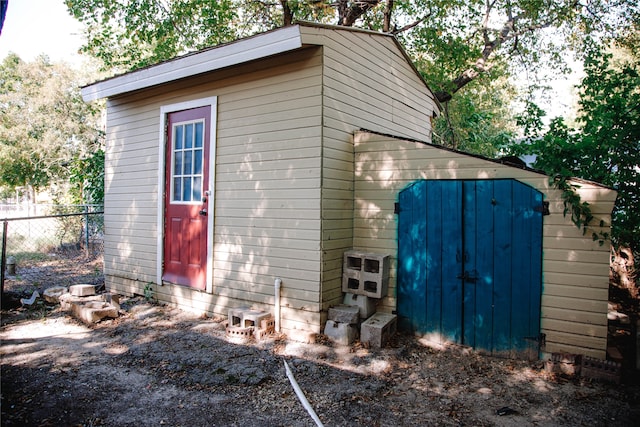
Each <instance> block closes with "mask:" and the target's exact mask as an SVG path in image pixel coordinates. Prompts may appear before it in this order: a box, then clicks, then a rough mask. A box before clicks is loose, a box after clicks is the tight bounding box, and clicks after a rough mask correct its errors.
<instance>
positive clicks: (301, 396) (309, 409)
mask: <svg viewBox="0 0 640 427" xmlns="http://www.w3.org/2000/svg"><path fill="white" fill-rule="evenodd" d="M284 370H285V371H286V372H287V378H289V382H290V383H291V386H292V387H293V390H294V391H295V392H296V395H297V396H298V400H300V403H302V406H304V409H306V410H307V412H308V413H309V415H310V416H311V418H313V421H315V423H316V425H317V426H318V427H324V426H323V424H322V421H320V418H319V417H318V415H317V414H316V411H314V410H313V408H312V407H311V404H310V403H309V401H308V400H307V398H306V397H305V396H304V393H303V392H302V389H301V388H300V386H299V385H298V382H297V381H296V379H295V377H294V376H293V373H292V372H291V369H290V368H289V365H287V361H286V360H284Z"/></svg>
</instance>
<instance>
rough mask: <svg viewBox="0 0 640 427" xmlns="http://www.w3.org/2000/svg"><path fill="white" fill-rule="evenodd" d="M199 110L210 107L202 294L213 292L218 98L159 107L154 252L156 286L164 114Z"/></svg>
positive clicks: (159, 274)
mask: <svg viewBox="0 0 640 427" xmlns="http://www.w3.org/2000/svg"><path fill="white" fill-rule="evenodd" d="M199 107H211V117H210V123H211V126H210V128H209V159H208V162H209V163H208V165H207V166H208V167H209V182H208V183H207V187H208V189H209V190H208V191H209V194H208V195H207V206H206V208H207V212H209V214H208V215H207V264H206V265H207V267H206V268H207V271H206V281H207V284H206V292H208V293H212V292H213V227H214V219H215V211H214V208H215V176H216V125H217V123H216V119H217V117H218V114H217V111H218V97H217V96H210V97H207V98H200V99H194V100H191V101H185V102H178V103H176V104H168V105H162V106H161V107H160V130H159V134H160V137H159V141H158V217H157V230H158V239H157V249H156V283H158V284H159V285H162V265H163V262H164V259H163V256H164V220H165V218H164V192H165V191H166V188H165V179H166V177H165V170H166V165H165V162H166V146H167V132H166V129H165V127H166V123H167V115H168V114H170V113H174V112H176V111H182V110H189V109H192V108H199Z"/></svg>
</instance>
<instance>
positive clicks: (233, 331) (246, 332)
mask: <svg viewBox="0 0 640 427" xmlns="http://www.w3.org/2000/svg"><path fill="white" fill-rule="evenodd" d="M225 332H226V335H227V338H231V339H235V340H240V341H245V340H249V339H251V337H253V332H254V328H243V327H241V326H233V325H230V324H229V323H227V326H226V328H225Z"/></svg>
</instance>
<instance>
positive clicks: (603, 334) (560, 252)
mask: <svg viewBox="0 0 640 427" xmlns="http://www.w3.org/2000/svg"><path fill="white" fill-rule="evenodd" d="M494 178H514V179H518V180H520V181H522V182H524V183H526V184H528V185H531V186H532V187H534V188H536V189H538V190H539V191H541V192H542V193H543V194H544V195H545V200H547V201H549V202H550V206H549V209H550V213H551V214H550V215H549V216H545V217H544V228H543V289H542V293H543V296H542V313H541V318H542V320H541V323H542V324H541V329H542V332H543V333H545V334H546V338H547V344H546V349H545V350H546V351H547V352H558V351H563V352H570V353H579V354H585V355H589V356H592V357H597V358H600V359H604V358H605V355H606V344H607V295H608V284H609V280H608V278H609V245H608V243H606V244H604V245H602V246H601V245H600V244H599V243H598V242H594V241H592V240H591V239H590V238H589V235H587V236H586V237H585V236H584V235H583V234H582V231H581V230H579V229H578V228H577V227H576V226H575V225H574V224H573V223H572V221H571V220H570V219H569V218H566V217H565V216H564V215H563V209H564V205H563V201H562V199H561V194H560V192H559V191H557V190H555V189H553V188H552V187H551V186H550V185H549V180H548V177H547V176H546V175H543V174H538V173H535V172H532V171H528V170H523V169H519V168H514V167H510V166H507V165H503V164H499V163H496V162H492V161H489V160H485V159H481V158H477V157H472V156H468V155H465V154H461V153H457V152H453V151H449V150H444V149H440V148H437V147H434V146H430V145H426V144H421V143H416V142H410V141H403V140H400V139H395V138H391V137H387V136H381V135H378V134H373V133H368V132H359V133H357V134H356V136H355V183H354V194H355V209H356V213H355V219H354V239H353V241H354V247H355V248H361V249H366V250H374V251H377V252H380V253H389V254H392V255H393V260H392V269H391V280H390V290H389V296H388V297H387V298H385V299H383V300H382V302H381V306H382V308H383V309H384V310H386V311H392V310H395V308H396V300H395V288H396V266H397V258H396V254H397V238H398V236H397V219H396V216H395V215H394V203H395V202H397V200H398V193H399V192H400V190H402V189H404V188H405V187H406V186H407V185H409V184H410V183H412V182H414V181H416V180H418V179H494ZM580 185H581V188H580V195H581V197H582V198H583V199H584V200H586V201H588V202H589V203H590V204H591V205H592V210H593V213H594V215H595V216H596V218H597V219H596V221H594V223H596V224H598V223H599V221H600V220H601V219H602V220H603V221H604V223H605V224H606V227H605V229H604V231H608V227H609V226H610V214H611V211H612V208H613V203H614V202H615V197H616V192H615V191H613V190H610V189H607V188H603V187H601V186H598V185H595V184H590V183H585V182H581V183H580ZM599 230H600V229H599V228H598V229H596V231H599Z"/></svg>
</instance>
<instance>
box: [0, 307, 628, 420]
mask: <svg viewBox="0 0 640 427" xmlns="http://www.w3.org/2000/svg"><path fill="white" fill-rule="evenodd" d="M320 338H322V337H320ZM0 339H1V346H0V357H1V375H2V399H1V412H2V413H1V417H2V425H3V426H18V425H19V426H158V425H167V426H242V427H251V426H313V425H316V424H315V422H314V421H313V420H312V418H311V417H310V415H309V414H308V413H307V411H306V410H305V408H304V407H303V406H302V404H301V403H300V401H299V399H298V397H297V396H296V393H295V391H294V389H293V387H292V385H291V383H290V381H289V379H288V378H287V376H286V373H285V368H284V361H286V362H287V363H288V365H289V366H290V368H291V371H292V373H293V375H294V376H295V379H296V380H297V383H298V384H299V386H300V388H301V390H302V391H303V392H304V395H305V396H306V398H307V399H308V401H309V403H310V405H311V407H312V408H313V410H314V411H315V412H316V414H317V416H318V417H319V419H320V420H321V421H322V423H323V424H324V425H325V426H430V425H437V426H441V425H442V426H446V425H468V426H489V425H491V426H493V425H495V426H524V425H536V426H557V425H575V426H611V425H615V426H630V425H638V424H637V423H638V419H640V385H639V384H638V382H637V376H633V375H625V378H624V379H623V383H622V384H620V385H616V384H604V383H596V382H588V381H586V380H580V379H572V378H565V377H560V376H557V375H551V374H549V373H547V372H546V371H545V370H544V369H543V364H542V362H536V363H530V362H522V361H513V360H506V359H497V358H491V357H486V356H481V355H479V354H476V353H474V352H471V351H468V350H466V349H462V348H458V347H451V348H447V349H434V348H432V347H429V346H427V345H425V344H424V343H422V342H421V341H420V340H419V339H416V338H414V337H409V336H404V335H396V336H395V337H394V338H393V340H392V342H391V343H390V344H389V345H388V346H387V347H385V348H383V349H367V348H364V347H363V346H361V345H359V344H358V343H356V344H354V345H352V346H337V345H333V344H331V343H330V342H328V341H326V340H323V339H319V342H318V343H316V344H301V343H297V342H292V341H288V340H287V339H286V338H285V337H283V336H272V337H270V338H267V339H264V340H261V341H248V342H240V341H237V340H238V339H237V338H233V339H232V338H227V337H226V334H225V327H224V323H223V319H215V318H204V317H195V316H194V315H191V314H188V313H185V312H181V311H179V310H177V309H174V308H171V307H167V306H159V305H156V304H151V303H148V302H147V301H146V300H145V299H144V298H142V297H137V298H130V299H124V300H123V301H122V309H121V313H120V317H119V318H117V319H113V320H106V321H102V322H100V323H98V324H95V325H93V326H91V327H87V326H85V325H84V324H81V323H80V322H78V321H76V320H75V319H73V318H71V317H70V316H69V315H68V314H66V313H65V312H62V311H61V310H60V309H59V308H58V306H49V305H45V304H43V303H38V304H36V305H35V307H33V308H29V309H25V308H16V309H11V310H6V309H5V310H3V311H2V326H1V327H0Z"/></svg>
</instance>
